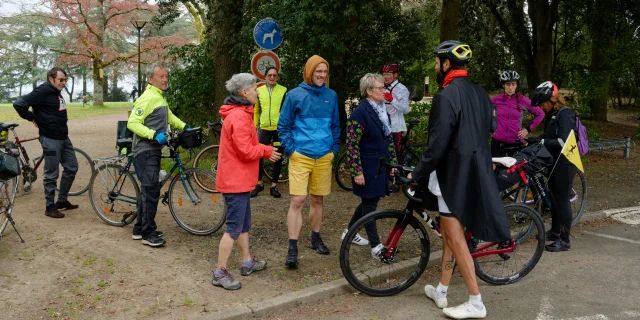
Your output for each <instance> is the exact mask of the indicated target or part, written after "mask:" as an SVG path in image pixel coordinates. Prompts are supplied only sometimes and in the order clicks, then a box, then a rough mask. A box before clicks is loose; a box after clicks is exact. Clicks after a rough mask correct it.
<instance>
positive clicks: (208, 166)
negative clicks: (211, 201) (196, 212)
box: [193, 145, 219, 192]
mask: <svg viewBox="0 0 640 320" xmlns="http://www.w3.org/2000/svg"><path fill="white" fill-rule="evenodd" d="M218 150H219V146H218V145H213V146H208V147H206V148H204V149H202V150H201V151H200V153H198V155H197V156H196V158H195V159H194V160H193V167H194V168H199V169H202V170H204V171H208V172H210V173H211V175H199V174H197V173H196V175H195V177H194V178H195V181H196V183H197V184H198V186H200V188H202V189H204V190H206V191H207V192H218V191H217V190H216V175H217V172H218Z"/></svg>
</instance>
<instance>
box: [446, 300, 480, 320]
mask: <svg viewBox="0 0 640 320" xmlns="http://www.w3.org/2000/svg"><path fill="white" fill-rule="evenodd" d="M442 312H444V314H445V315H447V316H448V317H450V318H454V319H482V318H484V317H486V316H487V308H485V307H484V305H482V309H477V308H476V307H474V306H473V305H472V304H471V303H470V302H469V301H467V302H465V303H463V304H461V305H459V306H457V307H453V308H444V309H442Z"/></svg>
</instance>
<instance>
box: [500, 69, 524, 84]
mask: <svg viewBox="0 0 640 320" xmlns="http://www.w3.org/2000/svg"><path fill="white" fill-rule="evenodd" d="M509 81H515V82H517V83H520V75H519V74H518V73H517V72H515V71H503V72H502V73H501V74H500V83H501V84H504V83H505V82H509Z"/></svg>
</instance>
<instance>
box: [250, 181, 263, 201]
mask: <svg viewBox="0 0 640 320" xmlns="http://www.w3.org/2000/svg"><path fill="white" fill-rule="evenodd" d="M262 190H264V185H261V184H256V187H255V188H254V189H253V190H251V198H255V197H257V196H258V193H260V191H262Z"/></svg>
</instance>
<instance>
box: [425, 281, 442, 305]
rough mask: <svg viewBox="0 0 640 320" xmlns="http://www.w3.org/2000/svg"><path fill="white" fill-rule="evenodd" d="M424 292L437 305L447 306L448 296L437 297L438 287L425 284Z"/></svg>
mask: <svg viewBox="0 0 640 320" xmlns="http://www.w3.org/2000/svg"><path fill="white" fill-rule="evenodd" d="M424 293H425V294H426V295H427V298H429V299H431V300H433V302H435V303H436V307H438V308H440V309H443V308H446V307H447V296H446V295H445V296H444V298H436V288H435V287H434V286H432V285H430V284H428V285H426V286H424Z"/></svg>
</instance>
